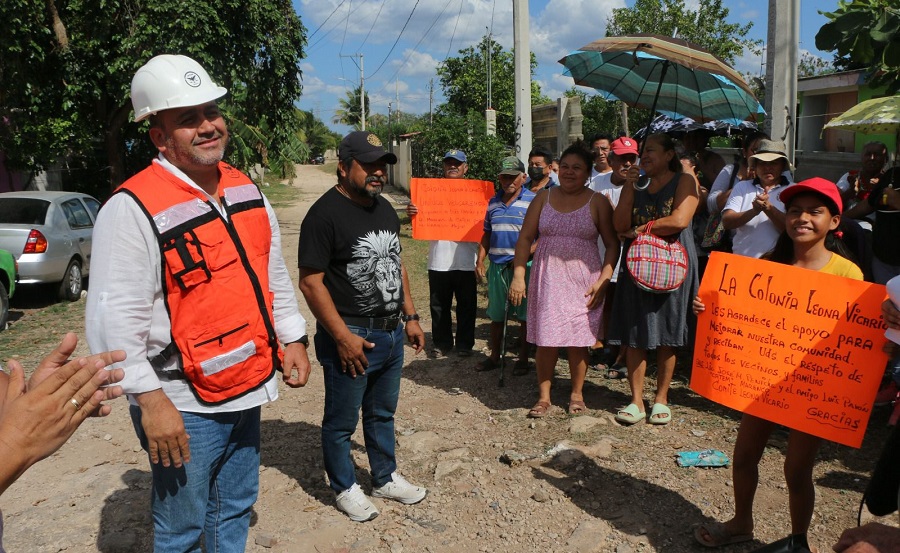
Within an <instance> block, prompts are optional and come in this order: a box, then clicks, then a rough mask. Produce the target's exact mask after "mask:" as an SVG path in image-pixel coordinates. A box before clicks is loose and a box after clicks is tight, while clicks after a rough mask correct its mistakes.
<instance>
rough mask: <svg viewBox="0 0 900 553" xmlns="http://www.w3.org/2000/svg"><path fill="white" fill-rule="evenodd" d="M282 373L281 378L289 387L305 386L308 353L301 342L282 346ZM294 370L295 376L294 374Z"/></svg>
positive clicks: (307, 370)
mask: <svg viewBox="0 0 900 553" xmlns="http://www.w3.org/2000/svg"><path fill="white" fill-rule="evenodd" d="M283 370H284V375H283V376H282V379H283V380H284V383H285V384H287V385H288V386H290V387H291V388H301V387H303V386H306V382H307V381H308V380H309V370H310V367H309V354H308V353H307V351H306V346H305V345H303V344H301V343H297V342H295V343H293V344H288V345H287V346H286V347H285V348H284V367H283ZM294 371H296V372H297V376H296V377H295V376H294Z"/></svg>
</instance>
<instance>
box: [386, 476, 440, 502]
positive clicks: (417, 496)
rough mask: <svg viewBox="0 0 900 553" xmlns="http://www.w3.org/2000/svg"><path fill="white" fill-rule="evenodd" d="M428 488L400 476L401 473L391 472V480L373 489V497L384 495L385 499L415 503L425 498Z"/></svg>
mask: <svg viewBox="0 0 900 553" xmlns="http://www.w3.org/2000/svg"><path fill="white" fill-rule="evenodd" d="M426 495H428V490H426V489H425V488H422V487H420V486H415V485H413V484H410V483H409V482H407V481H406V478H403V477H402V476H400V474H399V473H396V472H395V473H393V474H391V481H390V482H388V483H387V484H385V485H384V486H381V487H380V488H375V489H374V490H372V497H383V498H385V499H393V500H394V501H399V502H400V503H403V504H404V505H413V504H414V503H418V502H419V501H422V500H423V499H425V496H426Z"/></svg>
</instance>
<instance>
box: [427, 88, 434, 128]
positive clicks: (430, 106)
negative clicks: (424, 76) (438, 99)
mask: <svg viewBox="0 0 900 553" xmlns="http://www.w3.org/2000/svg"><path fill="white" fill-rule="evenodd" d="M433 124H434V79H430V80H429V81H428V126H429V127H430V126H431V125H433Z"/></svg>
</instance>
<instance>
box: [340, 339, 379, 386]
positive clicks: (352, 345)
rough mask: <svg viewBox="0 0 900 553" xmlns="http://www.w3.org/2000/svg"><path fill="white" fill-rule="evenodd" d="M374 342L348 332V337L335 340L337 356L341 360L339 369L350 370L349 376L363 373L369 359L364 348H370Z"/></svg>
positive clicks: (354, 376)
mask: <svg viewBox="0 0 900 553" xmlns="http://www.w3.org/2000/svg"><path fill="white" fill-rule="evenodd" d="M374 347H375V344H374V343H372V342H367V341H366V340H364V339H363V338H362V336H357V335H356V334H353V333H350V336H349V338H347V339H345V340H339V341H337V350H338V358H339V359H340V360H341V370H342V371H344V372H348V371H349V372H350V376H351V377H353V378H356V375H358V374H365V372H366V367H368V366H369V359H368V358H367V357H366V352H365V350H367V349H372V348H374Z"/></svg>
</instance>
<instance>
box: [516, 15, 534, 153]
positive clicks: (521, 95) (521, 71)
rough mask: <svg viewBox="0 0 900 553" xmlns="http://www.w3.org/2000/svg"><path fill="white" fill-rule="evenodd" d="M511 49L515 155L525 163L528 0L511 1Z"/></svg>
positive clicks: (528, 118) (528, 111)
mask: <svg viewBox="0 0 900 553" xmlns="http://www.w3.org/2000/svg"><path fill="white" fill-rule="evenodd" d="M513 49H514V53H515V86H516V155H517V156H518V157H519V159H521V160H522V161H523V163H524V162H527V161H528V159H527V156H528V152H529V151H530V150H531V49H530V48H529V47H528V0H513Z"/></svg>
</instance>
